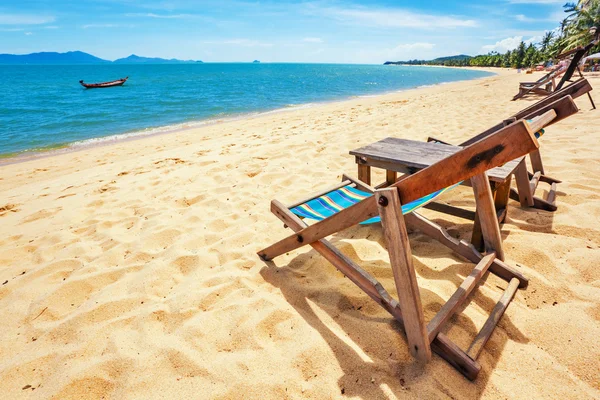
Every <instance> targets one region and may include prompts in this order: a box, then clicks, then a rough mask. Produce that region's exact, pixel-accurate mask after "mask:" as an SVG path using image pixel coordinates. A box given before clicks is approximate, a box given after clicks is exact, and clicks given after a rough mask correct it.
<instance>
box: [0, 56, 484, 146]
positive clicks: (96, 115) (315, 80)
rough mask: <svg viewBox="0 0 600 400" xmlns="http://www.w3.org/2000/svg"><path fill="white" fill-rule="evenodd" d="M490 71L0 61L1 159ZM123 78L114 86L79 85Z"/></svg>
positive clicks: (276, 64)
mask: <svg viewBox="0 0 600 400" xmlns="http://www.w3.org/2000/svg"><path fill="white" fill-rule="evenodd" d="M491 75H493V74H492V73H490V72H485V71H474V70H467V69H451V68H439V67H438V68H436V67H415V66H383V65H358V64H296V63H289V64H288V63H272V64H271V63H261V64H256V63H203V64H162V65H159V64H154V65H152V64H150V65H148V64H146V65H127V64H125V65H18V66H17V65H5V66H0V88H2V92H3V93H4V94H5V95H4V96H3V97H2V98H0V157H1V158H8V157H13V156H19V155H25V154H31V153H38V152H47V151H51V150H57V149H64V148H78V147H82V146H90V145H94V144H98V143H106V142H112V141H117V140H122V139H127V138H132V137H136V136H146V135H152V134H157V133H162V132H170V131H176V130H180V129H186V128H190V127H194V126H200V125H203V124H207V123H213V122H217V121H220V120H223V119H231V118H237V117H243V116H246V115H255V114H261V113H265V112H272V111H277V110H285V109H293V108H295V107H307V106H310V105H313V104H318V103H325V102H331V101H341V100H345V99H348V98H352V97H360V96H373V95H379V94H384V93H389V92H395V91H402V90H408V89H412V88H417V87H422V86H431V85H437V84H441V83H448V82H455V81H462V80H469V79H476V78H482V77H485V76H491ZM125 76H128V77H129V80H128V81H127V82H126V83H125V85H124V86H121V87H113V88H103V89H85V88H83V87H82V86H81V85H80V84H79V80H84V81H85V82H86V83H93V82H103V81H110V80H115V79H119V78H123V77H125Z"/></svg>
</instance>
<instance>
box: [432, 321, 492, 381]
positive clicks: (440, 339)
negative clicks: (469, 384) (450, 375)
mask: <svg viewBox="0 0 600 400" xmlns="http://www.w3.org/2000/svg"><path fill="white" fill-rule="evenodd" d="M431 349H432V350H433V351H435V352H436V353H437V354H439V355H440V357H442V358H443V359H444V360H446V361H447V362H448V363H449V364H450V365H452V366H453V367H454V368H456V369H457V370H458V371H459V372H460V373H462V374H463V375H464V376H465V378H467V379H469V380H471V381H473V380H475V379H476V378H477V375H479V371H480V370H481V365H480V364H479V363H478V362H477V361H476V360H473V359H472V358H471V357H469V356H468V355H467V353H465V352H464V351H463V350H462V349H461V348H460V347H458V346H457V345H456V344H455V343H454V342H452V341H451V340H450V339H448V337H447V336H446V335H444V334H443V333H442V332H440V333H439V334H438V335H437V337H436V338H435V340H434V341H433V342H432V343H431Z"/></svg>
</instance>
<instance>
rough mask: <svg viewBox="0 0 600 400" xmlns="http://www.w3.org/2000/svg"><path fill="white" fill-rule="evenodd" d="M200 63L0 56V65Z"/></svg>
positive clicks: (71, 54) (75, 54)
mask: <svg viewBox="0 0 600 400" xmlns="http://www.w3.org/2000/svg"><path fill="white" fill-rule="evenodd" d="M201 62H202V61H192V60H187V61H183V60H177V59H175V58H172V59H170V60H167V59H164V58H158V57H154V58H150V57H140V56H136V55H135V54H132V55H130V56H129V57H125V58H119V59H117V60H115V61H110V60H104V59H102V58H99V57H96V56H93V55H91V54H88V53H85V52H83V51H68V52H66V53H58V52H40V53H31V54H0V64H12V65H21V64H37V65H49V64H112V63H116V64H180V63H201Z"/></svg>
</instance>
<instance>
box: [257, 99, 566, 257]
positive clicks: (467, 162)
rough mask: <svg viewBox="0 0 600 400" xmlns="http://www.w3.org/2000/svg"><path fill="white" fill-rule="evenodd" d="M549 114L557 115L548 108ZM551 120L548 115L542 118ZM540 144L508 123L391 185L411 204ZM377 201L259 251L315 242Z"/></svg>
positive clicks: (370, 211) (364, 215) (372, 211)
mask: <svg viewBox="0 0 600 400" xmlns="http://www.w3.org/2000/svg"><path fill="white" fill-rule="evenodd" d="M547 114H548V116H550V117H551V116H552V115H551V114H553V115H554V116H556V113H554V112H553V111H549V112H548V113H547ZM540 120H542V121H548V118H541V119H540ZM538 147H539V144H538V142H537V140H536V138H535V136H534V135H533V132H532V131H531V130H530V129H529V125H528V124H527V123H526V122H523V121H521V122H517V123H515V124H512V125H509V126H507V127H505V128H503V129H502V130H500V131H499V132H497V133H496V134H494V135H492V136H489V137H487V138H485V139H483V140H480V141H479V142H477V143H474V144H472V145H471V146H468V147H465V148H464V149H462V150H461V151H459V152H457V153H454V154H453V155H451V156H449V157H447V158H445V159H444V160H441V161H439V162H437V163H435V164H434V165H432V166H430V167H428V168H425V169H423V170H421V171H419V172H417V173H415V174H413V175H409V176H406V177H404V178H403V179H400V180H399V181H397V182H396V183H394V185H392V187H397V188H398V191H399V196H400V203H401V204H408V203H410V202H412V201H414V200H417V199H419V198H421V197H423V196H426V195H428V194H430V193H433V192H435V191H436V190H440V189H443V188H446V187H448V186H451V185H453V184H455V183H458V182H461V181H464V180H466V179H469V178H471V177H472V176H475V175H477V174H480V173H482V172H485V171H486V170H488V169H490V168H494V167H496V166H499V165H502V164H504V163H506V162H508V161H510V160H514V159H515V158H517V157H521V156H524V155H526V154H529V153H530V152H531V151H533V150H535V149H537V148H538ZM377 214H378V212H377V204H376V203H375V199H374V198H373V197H369V198H367V199H365V200H363V201H361V202H359V203H357V204H354V205H353V206H350V207H348V208H346V209H344V210H342V211H340V212H338V213H337V214H334V215H333V216H331V217H329V218H327V219H325V220H323V221H319V222H317V223H315V224H313V225H311V226H309V227H307V228H304V229H302V230H301V231H299V232H297V233H296V234H294V235H291V236H288V237H287V238H285V239H282V240H280V241H279V242H277V243H275V244H273V245H271V246H269V247H268V248H266V249H263V250H261V251H259V253H258V254H259V255H260V256H261V257H262V258H263V259H265V260H271V259H273V258H274V257H277V256H279V255H281V254H284V253H287V252H288V251H292V250H294V249H297V248H299V247H302V246H304V245H307V244H310V243H312V242H316V241H317V240H319V239H323V238H325V237H327V236H329V235H331V234H333V233H335V232H340V231H342V230H344V229H346V228H349V227H351V226H353V225H356V224H358V223H360V222H362V221H365V220H367V219H369V218H372V217H374V216H375V215H377Z"/></svg>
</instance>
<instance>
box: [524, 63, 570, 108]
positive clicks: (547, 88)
mask: <svg viewBox="0 0 600 400" xmlns="http://www.w3.org/2000/svg"><path fill="white" fill-rule="evenodd" d="M565 72H567V67H566V66H563V65H559V66H557V68H555V69H554V70H552V71H550V72H549V73H547V74H546V75H544V76H543V77H541V78H540V79H538V80H537V81H535V82H521V83H519V93H517V94H516V95H515V96H514V97H513V101H514V100H518V99H520V98H521V97H524V96H526V95H527V94H529V93H535V94H539V95H543V96H547V95H549V94H551V93H552V92H553V91H554V90H555V89H556V79H557V78H559V77H560V76H562V75H563V74H564V73H565Z"/></svg>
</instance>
